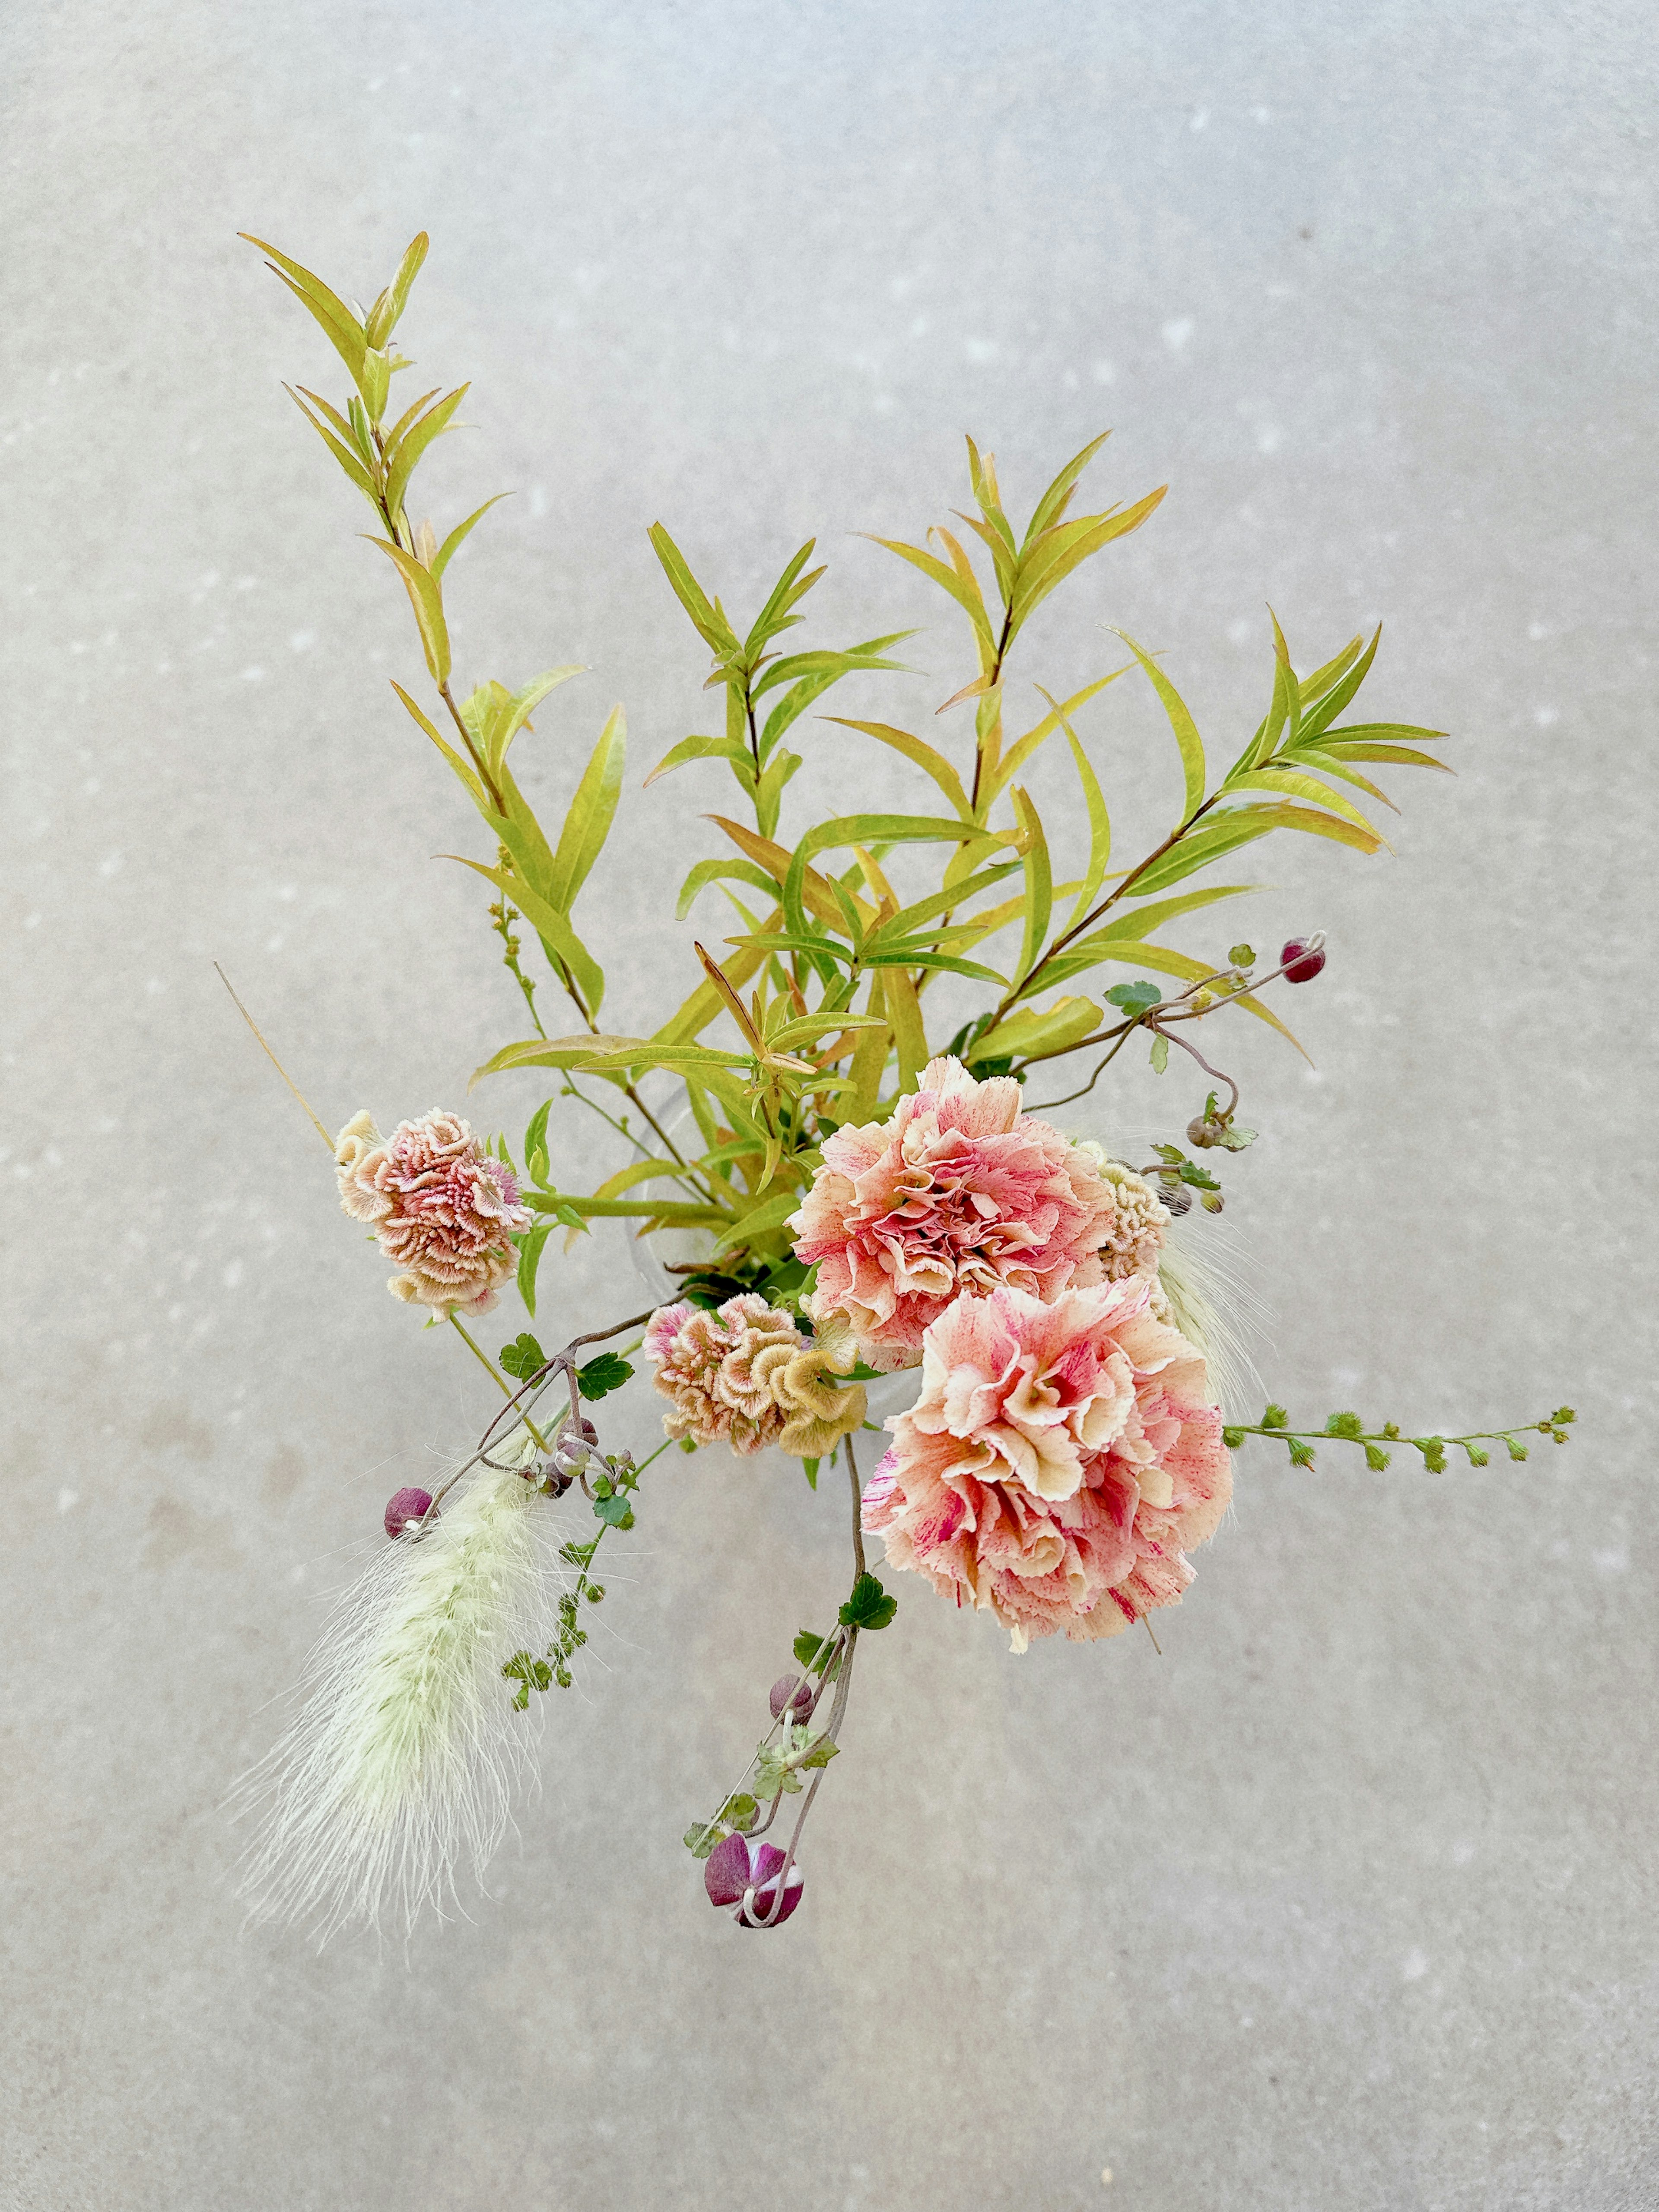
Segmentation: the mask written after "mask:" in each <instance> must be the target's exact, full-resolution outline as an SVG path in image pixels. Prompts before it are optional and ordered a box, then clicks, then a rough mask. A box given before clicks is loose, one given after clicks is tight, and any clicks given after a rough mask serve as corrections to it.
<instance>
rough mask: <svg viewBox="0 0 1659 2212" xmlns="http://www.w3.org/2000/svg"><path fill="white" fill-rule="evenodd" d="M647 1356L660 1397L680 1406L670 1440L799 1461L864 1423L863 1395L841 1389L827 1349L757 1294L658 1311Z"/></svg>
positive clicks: (669, 1424) (670, 1418) (670, 1416)
mask: <svg viewBox="0 0 1659 2212" xmlns="http://www.w3.org/2000/svg"><path fill="white" fill-rule="evenodd" d="M645 1349H646V1351H647V1352H648V1353H649V1355H650V1357H651V1358H653V1359H654V1360H655V1361H656V1362H657V1373H656V1377H655V1380H656V1385H657V1388H658V1389H659V1390H660V1391H661V1392H662V1393H663V1395H664V1396H665V1397H666V1398H671V1399H672V1401H673V1410H672V1412H671V1413H665V1414H664V1416H663V1426H664V1427H665V1429H666V1430H667V1431H668V1433H669V1435H670V1436H671V1437H690V1438H691V1440H692V1442H693V1443H699V1444H712V1443H728V1444H730V1445H731V1447H732V1450H733V1451H734V1452H743V1453H745V1454H746V1453H749V1452H757V1451H761V1450H763V1449H765V1447H766V1446H767V1445H768V1444H777V1445H779V1446H781V1449H783V1450H785V1451H787V1452H789V1453H792V1454H793V1455H794V1457H795V1458H797V1459H822V1458H823V1457H824V1456H825V1455H826V1454H828V1453H829V1452H832V1451H833V1450H834V1449H835V1448H836V1444H837V1443H839V1442H840V1441H841V1439H842V1437H844V1436H845V1435H846V1434H847V1432H848V1430H849V1429H855V1428H857V1427H858V1425H859V1424H860V1421H862V1420H863V1419H864V1413H865V1398H864V1392H863V1391H862V1390H861V1389H859V1388H858V1387H857V1386H856V1385H853V1386H849V1385H848V1384H845V1383H837V1381H836V1379H835V1377H834V1376H833V1374H832V1371H831V1370H830V1365H829V1354H828V1353H827V1352H826V1351H825V1350H824V1349H823V1346H820V1345H816V1344H814V1343H813V1342H812V1341H811V1339H810V1338H808V1337H806V1336H804V1335H803V1334H801V1332H800V1330H799V1328H796V1326H795V1324H794V1322H793V1321H792V1320H791V1319H790V1318H789V1316H788V1315H787V1313H781V1312H780V1311H779V1310H778V1309H777V1308H776V1307H775V1306H770V1305H768V1304H767V1303H766V1300H765V1299H764V1298H763V1297H758V1296H757V1294H756V1293H755V1292H753V1291H741V1292H740V1293H739V1294H738V1297H734V1298H727V1300H726V1303H725V1304H724V1305H722V1306H717V1307H716V1308H715V1309H714V1311H713V1312H712V1313H711V1312H708V1311H707V1310H704V1309H703V1308H702V1307H701V1306H694V1305H690V1304H685V1303H684V1302H682V1303H681V1304H678V1305H671V1306H660V1307H659V1309H658V1310H657V1311H656V1312H655V1313H653V1315H652V1316H651V1319H650V1321H649V1322H647V1325H646V1331H645Z"/></svg>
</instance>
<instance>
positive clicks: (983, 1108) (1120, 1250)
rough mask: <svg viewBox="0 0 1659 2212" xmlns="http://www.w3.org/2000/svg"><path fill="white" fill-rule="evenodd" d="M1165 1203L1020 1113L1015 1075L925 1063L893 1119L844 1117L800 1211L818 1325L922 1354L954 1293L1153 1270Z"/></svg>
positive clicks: (1039, 1287) (880, 1348) (885, 1351)
mask: <svg viewBox="0 0 1659 2212" xmlns="http://www.w3.org/2000/svg"><path fill="white" fill-rule="evenodd" d="M1169 1218H1170V1217H1169V1213H1168V1212H1167V1210H1166V1209H1165V1208H1164V1206H1163V1205H1162V1204H1161V1203H1160V1202H1159V1200H1158V1197H1157V1194H1156V1193H1155V1192H1154V1191H1152V1188H1151V1187H1150V1186H1149V1185H1148V1184H1146V1182H1143V1181H1142V1180H1141V1179H1140V1178H1139V1176H1133V1175H1132V1174H1131V1173H1130V1172H1129V1170H1127V1169H1125V1168H1121V1167H1120V1166H1118V1165H1117V1164H1115V1163H1109V1162H1107V1161H1106V1159H1105V1156H1104V1154H1103V1153H1102V1152H1101V1151H1100V1148H1099V1147H1098V1146H1086V1145H1073V1144H1071V1143H1069V1142H1068V1141H1067V1140H1066V1138H1064V1137H1062V1136H1061V1135H1060V1132H1059V1131H1058V1130H1057V1129H1055V1128H1054V1127H1051V1126H1050V1124H1049V1123H1048V1122H1047V1121H1042V1120H1041V1119H1040V1118H1039V1117H1038V1116H1037V1115H1034V1114H1026V1113H1024V1112H1023V1111H1022V1110H1021V1106H1020V1089H1019V1085H1018V1083H1016V1082H1015V1081H1014V1080H1013V1079H1012V1077H1010V1076H996V1077H993V1078H992V1079H989V1080H988V1081H986V1082H980V1081H978V1080H977V1079H975V1077H974V1076H973V1075H971V1074H970V1073H969V1071H968V1070H967V1069H966V1068H965V1067H963V1065H962V1063H961V1062H960V1061H959V1060H951V1059H941V1060H932V1061H930V1062H929V1063H928V1066H927V1068H926V1069H925V1071H924V1072H923V1074H922V1078H921V1087H920V1089H919V1090H918V1091H915V1094H914V1095H913V1096H911V1097H906V1098H902V1099H901V1100H900V1101H899V1103H898V1105H897V1107H896V1109H895V1111H894V1114H893V1115H892V1118H891V1119H890V1121H882V1122H869V1123H866V1124H865V1125H864V1126H862V1127H846V1128H842V1129H837V1130H836V1132H835V1133H834V1134H833V1135H832V1136H830V1137H829V1138H827V1139H825V1142H824V1146H823V1166H822V1168H821V1169H820V1170H819V1171H818V1173H817V1176H815V1177H814V1179H813V1182H812V1187H811V1190H810V1191H809V1192H808V1193H807V1194H806V1197H805V1200H804V1201H803V1203H802V1205H801V1206H800V1209H799V1212H797V1213H796V1215H795V1216H794V1218H793V1221H792V1223H791V1227H792V1228H793V1230H794V1231H795V1240H796V1241H795V1255H796V1257H797V1258H798V1259H800V1260H802V1261H805V1262H806V1263H807V1264H808V1265H809V1266H816V1267H817V1286H816V1288H815V1290H814V1291H813V1294H812V1297H811V1302H810V1304H809V1306H808V1309H807V1310H808V1311H809V1313H810V1314H811V1317H812V1321H813V1324H814V1326H815V1327H817V1326H819V1325H821V1324H828V1323H829V1322H831V1321H832V1320H833V1321H835V1322H837V1323H838V1324H839V1325H841V1326H842V1327H844V1328H848V1329H849V1330H850V1331H851V1333H852V1334H853V1336H854V1339H855V1340H856V1342H857V1344H858V1347H859V1350H860V1352H861V1354H862V1356H863V1357H864V1358H866V1360H868V1361H869V1362H870V1364H872V1365H873V1366H877V1367H880V1368H884V1369H892V1368H895V1367H902V1366H909V1365H914V1364H915V1360H916V1358H917V1355H918V1353H919V1352H920V1351H921V1344H922V1340H923V1337H924V1336H925V1334H926V1333H927V1328H928V1327H929V1325H930V1324H931V1323H932V1322H934V1321H936V1320H937V1319H938V1318H939V1316H940V1315H941V1314H942V1313H943V1312H944V1311H945V1308H946V1307H947V1306H948V1305H950V1304H951V1301H952V1300H953V1299H955V1298H957V1297H961V1296H963V1294H964V1293H965V1294H967V1295H969V1296H971V1297H987V1296H988V1295H989V1294H990V1293H991V1292H992V1291H996V1290H999V1289H1012V1290H1018V1291H1024V1292H1026V1293H1027V1294H1028V1295H1030V1296H1032V1297H1037V1298H1040V1299H1042V1301H1044V1302H1045V1303H1051V1302H1052V1301H1053V1300H1054V1299H1055V1298H1057V1297H1060V1295H1061V1294H1062V1292H1064V1291H1066V1289H1068V1288H1072V1287H1079V1286H1082V1285H1088V1284H1093V1283H1098V1282H1102V1281H1104V1280H1107V1279H1118V1278H1120V1277H1123V1276H1128V1275H1135V1274H1139V1275H1145V1276H1151V1275H1153V1274H1155V1273H1156V1269H1157V1264H1158V1251H1159V1250H1160V1249H1161V1248H1162V1243H1163V1231H1164V1225H1165V1224H1167V1222H1168V1220H1169Z"/></svg>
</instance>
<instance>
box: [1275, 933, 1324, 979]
mask: <svg viewBox="0 0 1659 2212" xmlns="http://www.w3.org/2000/svg"><path fill="white" fill-rule="evenodd" d="M1279 959H1280V961H1281V962H1282V963H1283V965H1284V969H1285V981H1286V982H1287V983H1311V982H1312V981H1313V979H1314V977H1315V976H1316V975H1318V973H1319V971H1320V969H1322V967H1323V966H1324V965H1325V948H1324V946H1323V945H1311V946H1310V945H1309V943H1308V940H1307V939H1306V938H1305V937H1293V938H1291V941H1290V943H1289V944H1288V945H1285V948H1284V950H1283V951H1281V952H1280V954H1279Z"/></svg>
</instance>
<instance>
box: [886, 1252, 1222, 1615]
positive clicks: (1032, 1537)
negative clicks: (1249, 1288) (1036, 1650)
mask: <svg viewBox="0 0 1659 2212" xmlns="http://www.w3.org/2000/svg"><path fill="white" fill-rule="evenodd" d="M1209 1398H1210V1394H1209V1390H1208V1387H1207V1376H1206V1370H1205V1364H1204V1360H1203V1358H1202V1356H1201V1354H1200V1353H1199V1352H1197V1351H1196V1350H1195V1349H1194V1346H1192V1345H1191V1344H1190V1343H1189V1342H1188V1340H1187V1338H1185V1337H1184V1336H1182V1334H1181V1333H1180V1332H1179V1330H1177V1329H1175V1328H1171V1327H1170V1325H1169V1324H1168V1323H1167V1322H1163V1321H1160V1320H1158V1318H1157V1316H1156V1315H1155V1314H1154V1313H1153V1311H1152V1285H1151V1284H1150V1283H1149V1282H1148V1281H1146V1279H1145V1278H1143V1277H1134V1276H1132V1277H1129V1278H1127V1279H1124V1280H1122V1281H1120V1282H1114V1283H1103V1284H1101V1285H1098V1286H1097V1287H1095V1288H1091V1289H1086V1290H1080V1291H1079V1290H1073V1291H1062V1292H1061V1293H1060V1297H1057V1298H1056V1299H1054V1301H1053V1303H1052V1304H1043V1302H1042V1300H1041V1299H1040V1298H1035V1297H1030V1296H1029V1295H1028V1294H1027V1293H1026V1292H1024V1291H1017V1290H998V1291H992V1293H991V1294H990V1296H989V1297H985V1298H960V1299H958V1300H957V1303H956V1304H954V1305H952V1306H951V1308H950V1309H949V1310H948V1311H947V1312H945V1314H943V1315H942V1316H940V1317H939V1320H938V1321H936V1322H933V1323H932V1324H931V1325H930V1326H929V1328H928V1329H927V1334H926V1336H925V1337H924V1339H923V1342H922V1367H921V1396H920V1397H919V1398H918V1399H917V1401H916V1403H915V1406H914V1407H911V1409H910V1411H909V1412H908V1413H900V1414H897V1415H896V1416H895V1417H894V1418H893V1419H891V1420H890V1421H889V1422H888V1424H887V1426H888V1428H889V1429H890V1431H892V1435H893V1442H892V1443H891V1445H890V1447H889V1449H888V1451H887V1453H886V1455H885V1456H884V1458H883V1459H882V1461H881V1462H880V1463H879V1464H878V1467H877V1468H876V1470H875V1472H874V1474H872V1476H871V1478H870V1480H869V1483H868V1485H867V1486H866V1490H865V1493H864V1525H865V1527H866V1529H868V1530H870V1531H871V1532H872V1534H878V1535H880V1536H882V1537H884V1539H885V1541H886V1545H887V1558H888V1560H889V1563H890V1565H893V1566H896V1567H915V1568H916V1569H918V1570H919V1571H921V1573H923V1574H925V1575H926V1576H927V1577H928V1579H929V1580H930V1581H931V1582H932V1583H933V1587H934V1588H935V1589H937V1590H939V1592H940V1593H941V1594H942V1595H945V1596H953V1597H954V1598H955V1599H956V1601H957V1604H958V1605H960V1604H962V1603H963V1602H964V1601H972V1602H973V1603H974V1604H975V1606H980V1607H987V1608H988V1609H989V1610H990V1611H991V1612H993V1613H995V1615H996V1617H997V1619H998V1620H1000V1621H1001V1622H1002V1624H1003V1626H1005V1627H1006V1628H1008V1629H1011V1630H1012V1632H1013V1641H1014V1649H1015V1650H1024V1648H1025V1646H1026V1644H1027V1643H1028V1642H1029V1641H1030V1638H1032V1637H1033V1636H1052V1635H1054V1634H1055V1633H1056V1632H1058V1631H1060V1630H1064V1632H1065V1633H1066V1635H1067V1636H1069V1637H1071V1638H1073V1639H1074V1640H1076V1641H1079V1642H1081V1641H1085V1640H1087V1639H1090V1638H1097V1637H1103V1636H1115V1634H1116V1633H1117V1632H1118V1631H1119V1630H1120V1629H1122V1628H1125V1627H1127V1626H1128V1625H1129V1623H1130V1622H1131V1621H1133V1620H1138V1619H1139V1618H1140V1616H1141V1615H1142V1614H1143V1613H1146V1612H1147V1611H1149V1610H1150V1609H1151V1608H1152V1607H1155V1606H1163V1605H1173V1604H1175V1603H1176V1601H1177V1600H1178V1599H1179V1597H1180V1596H1181V1594H1182V1590H1183V1589H1185V1588H1186V1586H1187V1584H1188V1583H1189V1582H1190V1581H1191V1580H1192V1578H1193V1571H1192V1568H1191V1567H1190V1566H1189V1565H1188V1563H1187V1559H1186V1557H1185V1553H1186V1552H1187V1550H1188V1547H1191V1546H1193V1545H1195V1544H1200V1543H1201V1542H1203V1541H1204V1539H1205V1538H1206V1536H1208V1535H1210V1534H1212V1532H1213V1531H1214V1529H1215V1528H1216V1527H1217V1525H1218V1522H1220V1519H1221V1516H1222V1515H1223V1513H1224V1512H1225V1510H1226V1506H1227V1501H1228V1499H1229V1498H1230V1497H1231V1494H1232V1470H1231V1462H1230V1460H1229V1458H1228V1455H1227V1450H1226V1447H1225V1444H1224V1443H1223V1441H1222V1435H1221V1414H1220V1412H1219V1409H1218V1407H1215V1406H1213V1405H1212V1404H1211V1403H1210V1402H1209Z"/></svg>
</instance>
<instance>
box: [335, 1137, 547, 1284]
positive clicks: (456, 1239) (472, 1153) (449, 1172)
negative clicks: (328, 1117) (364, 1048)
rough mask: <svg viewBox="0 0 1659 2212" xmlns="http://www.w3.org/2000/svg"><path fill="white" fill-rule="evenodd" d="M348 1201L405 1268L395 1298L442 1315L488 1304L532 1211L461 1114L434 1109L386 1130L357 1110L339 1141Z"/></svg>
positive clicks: (339, 1174) (506, 1276) (339, 1171)
mask: <svg viewBox="0 0 1659 2212" xmlns="http://www.w3.org/2000/svg"><path fill="white" fill-rule="evenodd" d="M334 1158H335V1176H336V1179H337V1182H338V1184H339V1188H340V1204H341V1206H343V1208H344V1210H345V1212H347V1213H349V1215H350V1216H351V1217H352V1218H353V1219H354V1220H355V1221H366V1222H368V1223H370V1224H372V1225H373V1226H374V1233H375V1237H376V1238H377V1240H378V1241H379V1243H380V1249H381V1251H382V1252H384V1253H385V1255H386V1258H387V1259H388V1260H390V1261H392V1263H393V1264H394V1265H395V1266H396V1267H397V1268H398V1273H396V1274H395V1275H393V1276H392V1279H391V1281H390V1282H389V1283H388V1285H387V1286H386V1287H387V1288H388V1289H389V1290H390V1291H391V1292H392V1296H393V1297H396V1298H401V1299H403V1300H404V1302H405V1303H406V1304H417V1305H425V1306H431V1307H434V1308H435V1309H436V1310H438V1311H440V1312H441V1313H444V1314H452V1313H465V1314H483V1313H488V1312H489V1309H490V1308H491V1307H492V1306H493V1305H494V1304H495V1294H496V1292H497V1291H499V1290H500V1288H501V1285H502V1284H503V1283H505V1282H507V1281H508V1280H510V1279H511V1278H512V1276H513V1273H514V1271H515V1269H516V1268H517V1267H518V1263H519V1262H518V1253H517V1251H516V1249H515V1248H514V1246H513V1242H512V1238H513V1232H514V1231H519V1230H524V1229H527V1228H529V1226H530V1225H531V1222H532V1219H533V1218H534V1217H533V1216H532V1214H531V1213H530V1212H528V1211H527V1210H526V1208H525V1207H524V1206H520V1203H519V1186H518V1182H517V1179H516V1177H515V1176H514V1175H513V1170H512V1169H511V1168H509V1167H508V1166H507V1164H506V1162H505V1161H502V1160H498V1159H495V1158H491V1157H490V1155H489V1153H487V1152H485V1151H484V1149H483V1144H482V1143H481V1141H480V1140H479V1139H478V1138H477V1137H476V1136H475V1135H474V1134H473V1133H472V1129H471V1125H470V1124H469V1123H468V1122H466V1121H463V1120H462V1119H461V1117H460V1115H459V1114H445V1113H442V1112H441V1111H439V1110H438V1109H436V1108H435V1109H433V1111H432V1112H431V1113H429V1114H425V1115H422V1116H421V1118H420V1119H419V1120H418V1121H400V1122H399V1123H398V1126H397V1127H396V1128H395V1129H394V1130H393V1131H392V1134H391V1136H390V1137H382V1136H381V1135H380V1132H379V1131H378V1130H377V1129H376V1128H375V1127H374V1122H373V1121H372V1120H371V1119H370V1117H369V1115H368V1114H366V1113H365V1114H356V1115H353V1116H352V1118H351V1120H350V1121H348V1122H347V1123H346V1125H345V1127H344V1128H343V1129H342V1130H341V1132H340V1134H339V1136H338V1138H337V1140H336V1144H335V1152H334Z"/></svg>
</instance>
